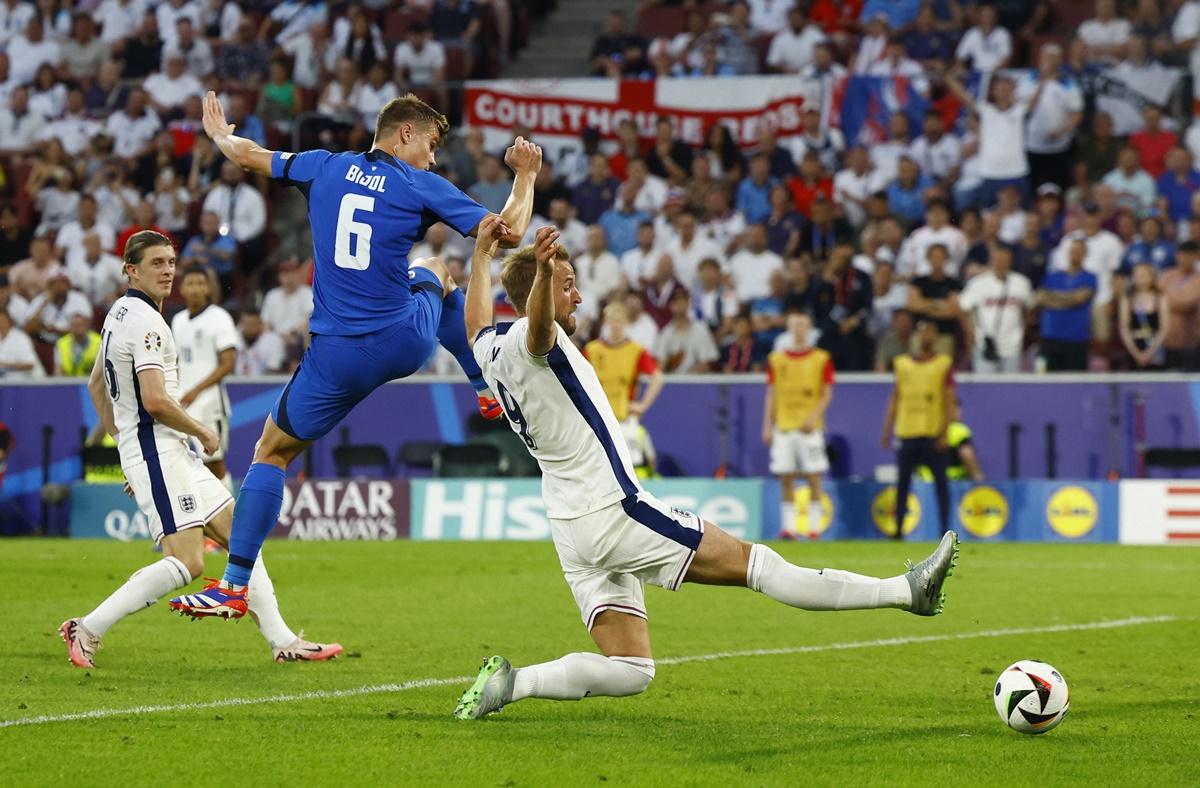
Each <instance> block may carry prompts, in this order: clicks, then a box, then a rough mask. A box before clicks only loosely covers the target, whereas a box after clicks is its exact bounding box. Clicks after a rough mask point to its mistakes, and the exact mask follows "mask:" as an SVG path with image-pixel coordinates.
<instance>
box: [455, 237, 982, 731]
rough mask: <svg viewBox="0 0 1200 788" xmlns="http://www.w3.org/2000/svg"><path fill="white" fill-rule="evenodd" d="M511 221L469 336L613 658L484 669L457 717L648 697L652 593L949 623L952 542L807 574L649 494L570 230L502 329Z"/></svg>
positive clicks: (574, 583)
mask: <svg viewBox="0 0 1200 788" xmlns="http://www.w3.org/2000/svg"><path fill="white" fill-rule="evenodd" d="M498 226H499V223H498V221H496V220H495V219H494V218H487V219H484V221H483V223H482V224H481V226H480V228H479V235H478V238H479V240H478V241H477V243H476V246H475V256H474V259H473V261H472V269H471V281H470V286H469V288H468V290H467V303H466V310H465V319H466V321H467V337H468V338H473V341H474V345H473V350H474V353H475V358H476V360H477V361H478V362H479V366H480V367H481V368H482V370H483V375H484V378H485V379H486V380H487V382H488V383H489V384H490V385H491V387H492V390H493V391H495V392H496V393H497V394H498V395H499V400H500V405H501V407H502V408H503V410H504V415H505V416H507V417H508V420H509V422H510V424H511V426H512V428H513V430H514V431H515V432H516V433H517V434H518V435H520V437H521V438H522V440H524V442H525V445H526V446H527V447H528V448H529V452H530V453H531V454H532V455H533V456H534V457H535V458H536V459H537V461H538V465H539V466H541V469H542V497H543V499H544V500H545V503H546V514H547V516H548V517H549V518H550V527H551V533H552V535H553V537H554V546H555V548H556V549H557V550H558V556H559V561H560V563H561V564H562V568H563V572H564V573H565V574H566V579H567V584H568V585H569V586H570V587H571V592H572V593H573V594H574V596H575V601H576V603H577V604H578V605H579V610H580V612H581V614H582V617H583V622H584V625H585V626H587V628H588V630H589V631H590V632H591V635H592V639H593V640H595V642H596V645H597V646H599V648H600V651H601V654H592V653H575V654H568V655H566V656H565V657H562V658H560V659H557V660H554V661H552V662H546V663H543V664H540V665H532V666H530V667H525V668H514V667H513V666H512V665H511V664H510V663H509V661H508V660H507V659H504V658H503V657H499V656H496V657H491V658H489V659H486V660H484V664H483V669H482V670H481V671H480V672H479V678H478V679H477V680H476V681H475V684H474V685H473V686H472V687H471V688H470V689H469V690H467V692H466V693H465V694H464V695H463V696H462V698H461V700H460V701H459V703H458V707H457V708H456V709H455V710H454V715H455V716H456V717H458V718H459V719H478V718H480V717H483V716H484V715H486V714H489V713H491V712H494V711H499V710H500V709H502V708H503V707H504V706H505V705H506V704H509V703H512V702H514V701H518V700H522V699H524V698H549V699H553V700H579V699H581V698H585V697H589V696H597V695H608V696H625V695H635V694H637V693H639V692H642V691H643V690H645V689H646V687H648V686H649V685H650V681H651V680H652V679H653V678H654V658H653V656H652V653H651V650H650V630H649V626H648V624H647V621H646V607H645V601H644V588H643V584H644V583H652V584H654V585H658V586H662V587H663V588H667V589H670V590H673V591H674V590H678V589H679V587H680V585H681V584H682V583H684V582H685V581H686V582H691V583H704V584H708V585H731V586H747V587H749V588H752V589H753V590H755V591H760V592H762V593H763V594H766V595H767V596H769V597H771V598H772V599H775V600H778V601H780V602H783V603H785V604H788V605H791V606H793V607H798V608H803V609H805V610H854V609H866V608H881V607H890V608H899V609H902V610H908V611H911V612H912V613H915V614H917V615H923V616H932V615H936V614H937V613H940V612H941V610H942V605H943V602H944V598H945V596H944V594H943V592H942V587H943V585H944V584H945V581H946V578H947V577H948V576H949V575H950V573H951V570H952V568H953V566H954V561H955V558H956V556H957V554H958V541H957V537H956V535H955V533H954V532H953V531H950V532H948V533H947V534H946V535H945V536H944V537H943V538H942V541H941V543H940V544H939V545H938V547H937V549H936V550H935V551H934V552H933V554H932V555H931V556H929V558H927V559H925V560H924V561H922V562H921V563H920V564H918V565H916V566H912V564H909V571H908V572H907V573H906V574H903V575H898V576H896V577H891V578H887V579H879V578H875V577H866V576H863V575H857V574H854V573H851V572H845V571H842V570H837V569H824V570H821V571H816V570H814V569H805V568H803V567H799V566H794V565H792V564H789V563H788V562H787V561H785V560H784V559H783V558H782V557H780V555H779V554H778V553H776V552H775V551H774V550H772V549H771V548H770V547H767V546H766V545H762V544H750V543H748V542H743V541H741V540H740V539H735V538H734V537H732V536H730V535H729V534H727V533H725V532H724V531H722V530H721V529H720V528H718V527H717V526H715V525H713V524H712V523H708V522H704V521H702V520H701V519H700V518H699V517H697V516H696V515H694V514H692V513H691V512H684V511H680V510H678V509H674V508H672V507H669V506H667V505H666V504H664V503H662V502H661V501H659V500H658V499H657V498H655V497H654V496H653V495H650V494H649V493H647V492H645V491H644V490H642V488H641V486H640V485H639V484H638V481H637V476H636V475H635V474H634V472H633V468H632V467H631V465H630V462H629V455H628V451H627V449H626V447H625V442H624V440H622V438H621V425H620V423H619V422H617V419H616V416H615V415H614V414H613V411H612V408H611V407H610V406H609V404H608V399H607V398H606V397H605V395H604V390H603V389H602V388H601V386H600V381H599V380H598V379H597V377H596V373H595V372H594V371H593V369H592V367H591V365H590V364H588V362H587V360H586V359H584V357H583V355H582V354H581V353H580V352H579V351H578V350H577V349H576V348H575V346H574V345H573V344H572V343H571V340H570V336H571V334H572V333H573V332H574V331H575V317H574V312H575V309H576V307H577V306H578V305H579V303H580V301H581V299H580V296H579V291H578V290H576V289H575V274H574V271H573V269H572V267H571V264H570V262H569V256H568V254H567V253H566V251H565V250H564V249H563V248H562V247H561V246H559V245H558V244H557V243H556V241H557V239H558V235H559V234H558V231H557V230H555V229H554V228H553V227H543V228H541V229H540V230H538V232H537V236H536V238H537V240H536V242H535V243H534V245H533V246H526V247H524V248H522V249H519V250H517V251H516V252H514V253H512V254H511V255H509V256H508V257H507V258H505V260H504V265H503V269H502V274H501V280H502V282H503V284H504V289H505V292H506V293H507V294H508V297H509V301H510V302H511V303H512V304H513V305H514V306H515V307H516V308H517V311H518V314H519V315H520V316H521V317H520V319H518V320H517V321H516V322H515V323H512V324H511V325H502V326H493V325H492V283H491V274H490V269H491V258H492V254H493V252H494V251H495V248H496V243H495V235H496V233H497V232H498Z"/></svg>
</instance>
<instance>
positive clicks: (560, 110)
mask: <svg viewBox="0 0 1200 788" xmlns="http://www.w3.org/2000/svg"><path fill="white" fill-rule="evenodd" d="M820 92H821V87H820V85H819V83H816V82H806V81H804V80H801V79H798V78H796V77H794V76H767V77H739V78H732V77H731V78H727V79H718V80H695V79H658V80H653V81H639V80H625V81H618V80H611V79H556V80H529V81H518V80H499V81H491V82H468V83H467V90H466V113H465V114H466V124H467V125H468V126H470V127H473V128H479V129H482V130H483V133H484V146H485V147H486V148H487V149H488V150H500V149H503V147H504V146H506V145H508V144H509V143H510V142H511V141H512V139H513V135H514V133H515V131H514V130H517V129H523V130H526V131H527V132H528V134H529V135H530V137H531V138H532V139H533V141H534V142H536V143H537V144H538V145H541V146H542V149H543V151H544V152H545V154H546V157H547V159H548V160H550V161H552V162H558V161H559V160H560V159H561V158H562V157H563V156H564V155H568V156H569V155H571V154H572V153H573V151H575V150H576V149H578V148H580V147H581V136H582V134H583V132H584V130H585V129H588V128H594V129H596V130H597V131H598V132H599V134H600V140H601V144H602V149H603V150H604V151H605V152H610V151H614V150H615V149H616V147H617V141H618V139H619V138H618V136H617V129H618V127H619V125H620V124H621V123H622V122H623V121H624V120H627V119H628V120H632V121H633V122H634V123H635V124H636V126H637V129H638V135H639V136H640V137H641V138H642V141H643V144H649V143H650V142H651V141H652V140H653V139H654V126H655V121H656V120H657V119H658V118H659V117H660V116H665V117H668V118H671V120H672V121H673V122H674V124H675V135H676V137H678V138H679V139H681V140H682V141H683V142H685V143H687V144H688V145H691V146H693V147H698V146H700V145H701V144H702V143H703V142H704V139H705V135H706V134H707V133H708V130H709V129H710V128H711V127H712V125H713V124H714V123H721V124H723V125H724V126H725V127H726V128H727V129H728V130H729V132H730V134H731V135H732V137H733V139H734V140H735V141H736V142H737V143H738V145H740V146H741V147H742V148H743V149H749V148H752V147H753V146H754V145H755V144H756V143H757V141H758V136H759V134H760V132H761V129H762V127H763V126H764V125H767V126H769V127H771V128H774V129H775V130H776V132H777V133H778V136H779V139H780V142H781V143H783V144H784V145H787V140H788V138H789V137H794V136H798V135H799V134H800V133H801V131H802V129H803V124H802V114H803V113H802V109H803V107H804V105H805V103H806V102H814V101H815V102H819V101H820Z"/></svg>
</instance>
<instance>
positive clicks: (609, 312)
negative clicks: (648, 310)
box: [604, 301, 629, 323]
mask: <svg viewBox="0 0 1200 788" xmlns="http://www.w3.org/2000/svg"><path fill="white" fill-rule="evenodd" d="M604 317H605V318H606V319H607V318H613V317H619V318H621V319H622V320H624V321H625V322H626V323H628V322H629V307H627V306H625V304H624V303H622V302H621V301H609V302H608V306H606V307H604Z"/></svg>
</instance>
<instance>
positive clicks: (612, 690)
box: [512, 652, 654, 701]
mask: <svg viewBox="0 0 1200 788" xmlns="http://www.w3.org/2000/svg"><path fill="white" fill-rule="evenodd" d="M653 678H654V660H652V659H644V658H641V657H605V656H602V655H600V654H590V653H587V652H577V653H575V654H567V655H566V656H565V657H560V658H559V659H556V660H554V661H553V662H543V663H542V664H540V665H530V666H529V667H527V668H517V675H516V677H515V679H514V683H513V697H512V699H513V700H514V701H518V700H521V699H522V698H546V699H549V700H580V699H581V698H586V697H589V696H593V697H594V696H599V695H604V696H607V697H612V698H622V697H625V696H626V695H637V694H638V693H639V692H642V691H643V690H645V689H646V687H648V686H650V681H651V680H652V679H653Z"/></svg>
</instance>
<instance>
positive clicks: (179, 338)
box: [171, 304, 238, 429]
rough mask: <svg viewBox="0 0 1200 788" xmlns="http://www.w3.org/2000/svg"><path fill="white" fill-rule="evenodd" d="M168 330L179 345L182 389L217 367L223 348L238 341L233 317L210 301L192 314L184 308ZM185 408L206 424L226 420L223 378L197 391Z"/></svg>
mask: <svg viewBox="0 0 1200 788" xmlns="http://www.w3.org/2000/svg"><path fill="white" fill-rule="evenodd" d="M171 333H172V334H174V335H175V344H176V346H177V347H178V348H179V391H180V392H181V393H184V392H188V391H191V390H192V389H193V388H195V387H196V384H198V383H199V382H200V381H202V380H204V379H205V378H207V377H208V376H209V375H211V374H212V373H213V372H214V371H215V370H216V369H217V364H218V363H219V361H220V355H221V351H222V350H236V349H237V345H238V334H237V328H236V327H235V326H234V324H233V318H232V317H230V315H229V313H228V312H226V311H225V310H224V309H222V308H221V307H219V306H217V305H216V304H209V305H208V306H206V307H205V308H204V309H202V310H200V313H199V314H197V315H196V316H195V317H192V316H191V315H190V314H188V311H187V310H186V309H185V310H183V311H182V312H180V313H179V314H177V315H175V319H174V320H172V321H171ZM187 411H188V413H189V414H190V415H191V416H192V418H194V419H196V420H197V421H199V422H200V423H201V424H204V425H206V426H209V427H212V426H213V422H214V421H215V420H216V419H224V420H226V421H228V419H229V394H228V393H227V392H226V391H225V382H224V381H222V382H220V383H218V384H217V385H215V386H209V387H208V388H206V389H205V390H204V391H202V392H200V394H199V395H198V396H197V397H196V399H195V400H194V401H193V402H192V404H191V405H190V406H189V407H188V409H187ZM214 429H215V428H214Z"/></svg>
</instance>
